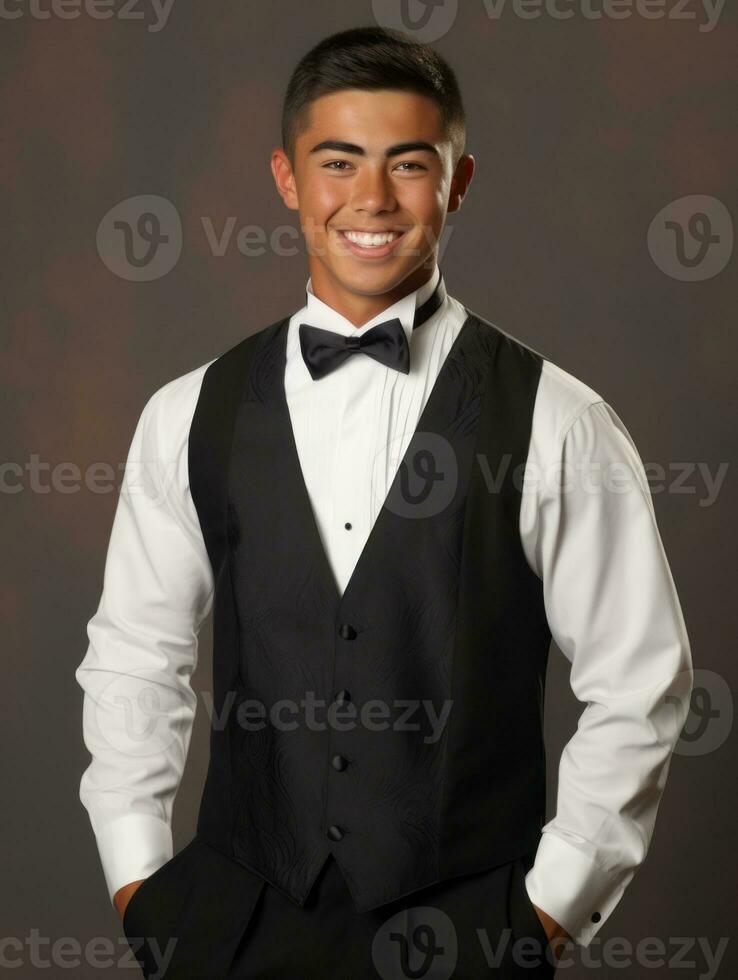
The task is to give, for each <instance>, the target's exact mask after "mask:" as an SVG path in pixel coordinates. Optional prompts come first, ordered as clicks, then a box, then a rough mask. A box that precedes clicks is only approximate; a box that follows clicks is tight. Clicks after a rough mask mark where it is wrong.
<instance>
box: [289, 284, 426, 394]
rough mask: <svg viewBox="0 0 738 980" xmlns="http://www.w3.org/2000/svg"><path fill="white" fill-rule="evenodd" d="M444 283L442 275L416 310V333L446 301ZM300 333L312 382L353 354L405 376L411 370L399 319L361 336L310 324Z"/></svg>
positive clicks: (304, 326)
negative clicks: (365, 357)
mask: <svg viewBox="0 0 738 980" xmlns="http://www.w3.org/2000/svg"><path fill="white" fill-rule="evenodd" d="M442 283H443V276H439V279H438V283H437V284H436V288H435V289H434V291H433V294H432V295H431V296H430V297H429V298H428V299H427V300H426V301H425V303H423V305H422V306H419V307H418V308H417V309H416V311H415V318H414V320H413V330H414V329H415V328H416V327H419V326H420V325H421V323H425V321H426V320H427V319H429V317H431V316H432V315H433V314H434V313H435V312H436V310H437V309H438V307H439V306H440V305H441V303H442V302H443V300H444V297H445V290H444V289H443V288H442ZM299 333H300V348H301V350H302V356H303V359H304V361H305V364H306V365H307V369H308V371H309V372H310V375H311V377H312V379H313V381H317V380H318V379H320V378H322V377H325V375H326V374H330V372H331V371H333V370H335V369H336V368H337V367H339V366H340V365H341V364H343V362H344V361H345V360H347V359H348V358H349V357H350V356H351V355H352V354H357V353H359V352H361V353H363V354H368V355H369V357H373V358H374V360H375V361H379V362H380V363H381V364H385V365H386V366H387V367H391V368H394V369H395V370H396V371H401V372H402V373H403V374H407V373H408V372H409V371H410V347H409V345H408V342H407V336H406V335H405V330H404V327H403V326H402V322H401V321H400V320H399V319H398V318H397V317H393V318H392V319H391V320H384V321H383V322H382V323H378V324H377V325H376V326H374V327H372V328H371V329H370V330H367V332H366V333H364V334H361V336H358V337H357V336H350V337H344V336H343V335H342V334H339V333H336V332H335V331H334V330H323V329H321V328H320V327H313V326H311V325H310V324H309V323H301V324H300V331H299Z"/></svg>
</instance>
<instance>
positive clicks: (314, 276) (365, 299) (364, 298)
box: [310, 263, 435, 328]
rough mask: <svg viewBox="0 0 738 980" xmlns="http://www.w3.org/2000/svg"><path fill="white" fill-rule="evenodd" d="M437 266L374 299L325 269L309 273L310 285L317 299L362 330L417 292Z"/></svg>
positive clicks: (416, 271)
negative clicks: (348, 285)
mask: <svg viewBox="0 0 738 980" xmlns="http://www.w3.org/2000/svg"><path fill="white" fill-rule="evenodd" d="M434 269H435V266H434V265H433V263H431V265H430V268H428V267H427V265H425V264H424V265H422V266H419V267H418V268H417V269H414V270H413V271H412V272H411V273H410V275H409V276H407V278H405V279H403V280H402V282H400V283H398V284H397V285H396V286H393V287H392V288H391V289H388V290H387V291H386V292H384V293H376V294H373V295H370V294H367V293H358V292H353V291H351V290H350V289H347V288H346V286H345V285H343V284H342V283H341V282H339V281H338V280H337V279H336V278H335V277H334V276H332V275H331V273H330V272H328V271H327V270H326V269H325V267H324V266H317V267H316V268H314V269H311V270H310V285H311V288H312V291H313V293H314V294H315V296H317V298H318V299H319V300H320V301H321V302H323V303H325V304H326V305H327V306H330V307H331V308H332V309H334V310H335V311H336V313H340V314H341V316H343V317H345V318H346V319H347V320H348V321H349V323H351V324H353V325H354V326H355V327H357V328H358V327H362V326H363V325H364V324H365V323H368V322H369V321H370V320H372V319H374V317H375V316H378V315H379V314H380V313H382V312H384V310H387V309H389V307H390V306H394V304H395V303H397V302H399V301H400V300H401V299H404V297H405V296H407V295H408V293H413V292H415V290H416V289H420V287H421V286H423V285H425V283H427V282H428V280H429V279H430V278H431V277H432V275H433V272H434Z"/></svg>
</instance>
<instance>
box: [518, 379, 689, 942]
mask: <svg viewBox="0 0 738 980" xmlns="http://www.w3.org/2000/svg"><path fill="white" fill-rule="evenodd" d="M583 387H584V386H582V388H583ZM587 390H588V391H590V392H591V389H587ZM569 394H570V393H569ZM547 407H548V406H541V411H542V412H543V411H544V410H545V409H546V408H547ZM549 414H550V413H549ZM554 414H555V413H554ZM543 424H544V423H542V426H543ZM551 431H552V432H553V431H554V430H553V429H552V430H551ZM558 436H559V437H558V439H557V440H555V441H554V445H555V451H554V454H553V458H549V459H548V460H547V461H546V463H547V465H544V466H541V468H540V471H539V473H537V474H536V477H537V478H536V481H535V484H536V488H535V490H534V491H531V496H530V497H529V499H528V501H527V502H526V504H525V506H526V507H527V511H526V515H527V516H526V517H525V518H524V524H526V522H527V525H526V527H525V532H526V542H527V546H528V549H529V561H530V563H531V565H532V567H533V568H534V569H535V570H536V572H537V574H538V575H539V577H540V578H541V579H542V582H543V590H544V601H545V607H546V614H547V618H548V622H549V625H550V628H551V633H552V636H553V638H554V640H555V641H556V643H557V645H558V647H559V648H560V650H561V651H562V652H563V654H564V656H565V657H566V658H567V659H568V660H569V661H570V663H571V670H570V683H571V688H572V691H573V692H574V695H575V696H576V698H577V699H578V700H579V701H581V702H582V703H583V704H584V705H585V707H584V710H583V712H582V714H581V716H580V718H579V722H578V726H577V730H576V732H575V734H574V735H573V737H572V738H571V739H570V740H569V742H568V743H567V745H566V746H565V748H564V751H563V753H562V756H561V760H560V763H559V772H558V776H559V778H558V795H557V807H556V814H555V816H554V818H553V819H552V820H550V821H549V822H548V823H547V824H546V825H545V826H544V827H543V833H542V837H541V841H540V843H539V847H538V851H537V853H536V858H535V863H534V865H533V867H532V868H531V869H530V871H529V872H528V875H527V877H526V887H527V889H528V894H529V896H530V898H531V899H532V901H533V902H535V904H536V905H538V906H539V907H540V908H542V909H543V910H544V911H546V912H547V913H548V914H549V915H551V916H552V917H553V918H554V919H555V920H556V921H558V922H559V923H560V924H561V925H562V926H563V927H564V928H565V929H566V930H567V931H568V932H569V934H570V935H571V936H572V937H573V939H574V941H575V942H576V943H578V944H579V945H581V946H583V947H586V946H588V945H589V944H590V943H591V941H592V939H593V938H594V936H595V935H596V933H597V932H598V930H599V929H600V928H601V927H602V926H603V924H604V923H605V922H606V921H607V919H608V917H609V916H610V914H611V913H612V911H613V909H614V908H615V907H616V906H617V904H618V902H619V901H620V899H621V897H622V895H623V893H624V891H625V889H626V887H627V886H628V884H629V883H630V881H631V880H632V878H633V876H634V874H635V873H636V870H637V868H638V867H639V865H640V864H641V863H642V862H643V860H644V859H645V856H646V853H647V851H648V847H649V843H650V840H651V837H652V833H653V829H654V823H655V820H656V814H657V810H658V806H659V802H660V799H661V797H662V794H663V791H664V785H665V782H666V778H667V774H668V771H669V766H670V760H671V755H672V751H673V748H674V745H675V743H676V741H677V739H678V738H679V734H680V732H681V729H682V726H683V724H684V722H685V720H686V716H687V712H688V709H689V698H690V693H691V690H692V681H693V674H692V661H691V652H690V647H689V641H688V638H687V633H686V628H685V624H684V620H683V617H682V612H681V608H680V605H679V600H678V598H677V594H676V590H675V587H674V582H673V580H672V576H671V572H670V569H669V565H668V563H667V559H666V556H665V553H664V549H663V546H662V542H661V538H660V535H659V531H658V528H657V524H656V518H655V515H654V509H653V504H652V500H651V496H650V492H649V489H648V484H647V480H646V475H645V471H644V468H643V464H642V462H641V460H640V457H639V455H638V452H637V450H636V447H635V445H634V443H633V441H632V439H631V437H630V435H629V434H628V432H627V430H626V428H625V426H624V425H623V423H622V422H621V420H620V419H619V418H618V416H617V415H616V414H615V412H614V411H613V410H612V408H610V406H609V405H607V404H606V403H605V402H604V401H602V400H599V401H596V400H593V401H591V402H590V403H589V404H586V405H585V406H584V407H583V408H581V409H580V410H578V411H577V413H576V414H575V415H574V416H573V417H572V418H570V419H569V421H568V423H567V424H566V425H562V426H561V429H560V431H559V433H558ZM552 441H553V440H552ZM539 461H540V462H542V461H541V460H539ZM524 496H527V494H524Z"/></svg>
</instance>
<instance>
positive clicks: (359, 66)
mask: <svg viewBox="0 0 738 980" xmlns="http://www.w3.org/2000/svg"><path fill="white" fill-rule="evenodd" d="M349 88H357V89H401V90H404V91H408V92H416V93H418V94H420V95H425V96H427V97H428V98H430V99H432V100H433V101H434V102H435V103H436V105H437V106H438V108H439V110H440V113H441V118H442V121H443V125H444V129H445V131H446V133H447V135H448V136H449V138H450V139H451V141H452V143H453V147H454V165H455V164H456V163H457V162H458V159H459V157H460V156H461V154H462V153H463V152H464V146H465V143H466V115H465V112H464V105H463V102H462V99H461V91H460V89H459V84H458V81H457V79H456V75H455V74H454V72H453V69H452V68H451V67H450V65H449V64H448V63H447V62H446V61H445V59H444V58H443V57H442V56H441V55H440V54H439V53H438V52H437V51H436V50H435V49H434V48H432V47H430V45H428V44H421V43H420V42H418V41H415V40H413V38H411V37H409V36H408V35H406V34H403V33H402V31H397V30H392V29H389V28H384V27H354V28H352V29H351V30H348V31H339V32H338V33H337V34H331V35H330V36H329V37H326V38H324V39H323V40H322V41H320V43H319V44H317V45H316V46H315V47H314V48H312V49H311V50H310V51H308V52H307V54H306V55H304V56H303V57H302V59H301V60H300V61H299V63H298V65H297V67H296V68H295V70H294V71H293V73H292V76H291V78H290V80H289V83H288V85H287V91H286V93H285V97H284V103H283V106H282V146H283V148H284V151H285V153H286V154H287V156H288V157H289V159H290V162H291V163H292V164H293V165H294V153H295V143H296V140H297V136H298V135H299V134H300V133H301V132H302V131H303V130H304V129H305V128H306V126H307V118H308V110H309V106H310V103H312V102H314V101H315V100H316V99H319V98H320V97H321V96H323V95H328V94H329V93H331V92H340V91H342V90H343V89H349Z"/></svg>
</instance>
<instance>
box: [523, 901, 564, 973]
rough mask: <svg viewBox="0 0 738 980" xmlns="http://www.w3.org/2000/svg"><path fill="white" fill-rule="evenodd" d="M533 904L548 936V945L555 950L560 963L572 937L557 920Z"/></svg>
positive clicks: (554, 952)
mask: <svg viewBox="0 0 738 980" xmlns="http://www.w3.org/2000/svg"><path fill="white" fill-rule="evenodd" d="M531 904H532V905H533V908H534V909H535V910H536V915H537V916H538V918H539V919H540V920H541V924H542V925H543V928H544V930H545V932H546V935H547V936H548V944H549V946H550V947H551V948H552V949H553V954H554V956H555V958H556V962H557V963H558V961H559V960H560V959H561V954H562V952H563V951H564V945H565V944H566V942H567V940H569V939H571V938H572V937H571V936H570V935H569V933H568V932H567V931H566V929H564V927H563V926H560V925H559V924H558V922H557V921H556V919H553V918H552V917H551V916H550V915H549V914H548V912H544V911H543V909H542V908H539V906H538V905H536V904H535V902H532V903H531Z"/></svg>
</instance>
